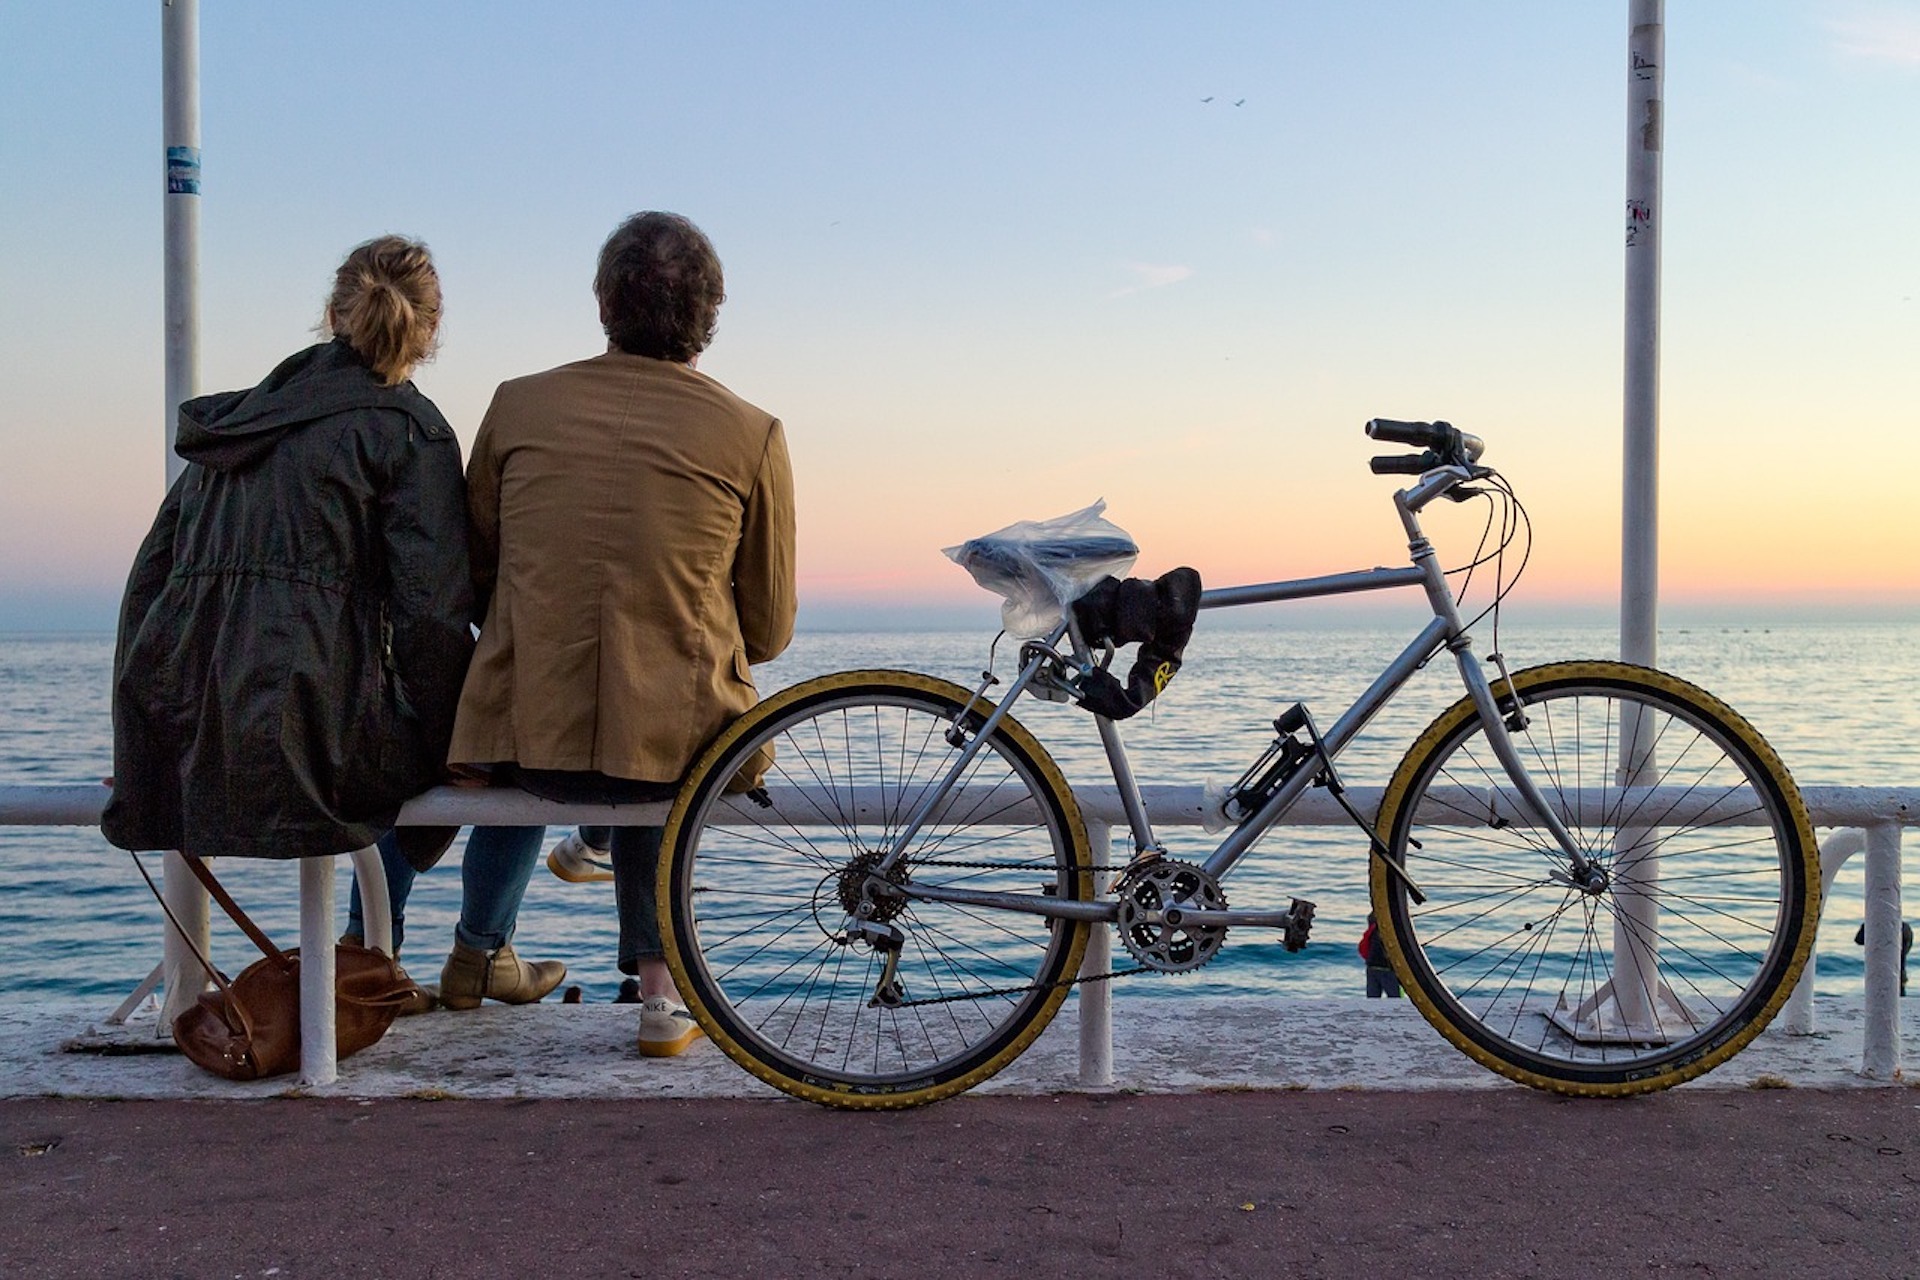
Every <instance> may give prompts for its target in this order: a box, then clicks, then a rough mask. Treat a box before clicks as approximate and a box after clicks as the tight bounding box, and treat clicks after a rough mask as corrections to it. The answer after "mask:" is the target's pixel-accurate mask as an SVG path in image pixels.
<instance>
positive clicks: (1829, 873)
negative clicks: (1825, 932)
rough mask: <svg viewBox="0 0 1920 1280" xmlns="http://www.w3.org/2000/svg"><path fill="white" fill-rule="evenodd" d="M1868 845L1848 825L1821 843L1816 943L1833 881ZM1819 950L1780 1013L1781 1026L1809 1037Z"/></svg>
mask: <svg viewBox="0 0 1920 1280" xmlns="http://www.w3.org/2000/svg"><path fill="white" fill-rule="evenodd" d="M1866 847H1867V835H1866V832H1864V831H1861V830H1860V829H1859V828H1857V827H1847V828H1846V829H1844V830H1841V831H1836V832H1834V833H1833V834H1832V835H1830V836H1828V837H1827V838H1826V841H1825V842H1824V843H1822V844H1821V846H1820V913H1821V919H1820V920H1813V921H1810V922H1809V923H1808V928H1810V929H1812V930H1813V936H1814V942H1815V943H1816V944H1817V943H1818V942H1819V940H1820V925H1821V923H1822V921H1823V920H1824V919H1825V916H1826V910H1827V904H1828V903H1829V902H1832V901H1833V882H1834V879H1835V877H1837V876H1838V875H1839V874H1840V868H1842V867H1844V866H1846V865H1847V859H1849V858H1851V857H1852V856H1853V855H1854V854H1856V853H1859V852H1861V851H1862V850H1863V849H1865V848H1866ZM1819 960H1820V951H1819V948H1818V946H1815V947H1814V949H1812V950H1810V951H1808V952H1807V967H1806V968H1804V969H1802V970H1801V971H1800V981H1798V982H1797V983H1795V984H1794V987H1793V994H1792V995H1791V996H1788V997H1787V1006H1786V1008H1785V1009H1784V1010H1782V1012H1781V1018H1780V1029H1781V1030H1782V1031H1785V1032H1786V1033H1787V1034H1788V1035H1790V1036H1810V1035H1812V1034H1813V1031H1814V1026H1813V988H1814V976H1815V971H1816V970H1817V969H1818V968H1819Z"/></svg>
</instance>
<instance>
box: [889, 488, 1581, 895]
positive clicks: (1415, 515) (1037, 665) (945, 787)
mask: <svg viewBox="0 0 1920 1280" xmlns="http://www.w3.org/2000/svg"><path fill="white" fill-rule="evenodd" d="M1472 479H1473V476H1472V473H1471V472H1469V471H1468V470H1467V469H1466V468H1465V467H1452V466H1450V467H1441V468H1438V469H1436V470H1433V471H1429V472H1427V473H1426V474H1425V475H1423V476H1421V477H1420V480H1419V482H1418V483H1416V484H1414V485H1412V486H1410V487H1408V488H1406V489H1403V490H1401V491H1400V492H1398V493H1396V494H1394V496H1393V502H1394V507H1395V508H1396V509H1397V510H1398V511H1399V513H1400V522H1401V524H1402V526H1403V527H1404V528H1405V529H1406V533H1407V549H1408V552H1409V554H1410V556H1411V559H1412V561H1413V563H1412V564H1411V565H1410V566H1408V567H1406V568H1401V569H1391V568H1374V569H1362V570H1358V571H1356V572H1352V573H1336V574H1328V575H1324V576H1321V577H1314V578H1290V579H1287V580H1284V581H1280V582H1266V583H1258V584H1254V585H1250V586H1239V587H1219V588H1216V589H1214V590H1211V591H1204V592H1202V593H1201V596H1200V607H1201V608H1202V609H1230V608H1235V607H1238V606H1240V605H1249V604H1266V603H1271V602H1275V601H1282V600H1313V599H1321V598H1324V597H1327V596H1336V595H1347V594H1351V593H1354V592H1362V591H1382V590H1387V589H1391V588H1396V587H1411V586H1419V587H1423V588H1424V589H1425V590H1426V594H1427V603H1428V605H1429V606H1430V607H1431V609H1432V610H1433V621H1431V622H1429V623H1428V624H1427V625H1426V627H1425V628H1423V629H1422V630H1421V632H1420V634H1419V635H1417V636H1415V637H1414V639H1413V640H1412V641H1411V642H1410V643H1408V645H1407V647H1406V648H1404V649H1402V650H1401V651H1400V654H1399V656H1398V657H1396V658H1394V659H1393V661H1392V662H1389V663H1388V664H1387V667H1386V669H1385V670H1384V671H1382V672H1381V673H1380V675H1379V676H1378V677H1377V678H1376V679H1375V680H1374V681H1373V683H1372V684H1370V685H1368V686H1367V688H1366V690H1365V691H1364V692H1362V693H1361V694H1360V696H1359V697H1358V698H1356V699H1355V700H1354V702H1353V705H1352V706H1350V707H1348V708H1347V710H1346V711H1345V712H1344V713H1343V714H1342V715H1341V716H1340V718H1339V719H1338V720H1336V721H1334V723H1333V726H1332V727H1331V728H1330V729H1328V730H1326V731H1325V733H1323V734H1322V735H1321V740H1322V742H1323V744H1324V745H1325V748H1326V753H1327V757H1328V759H1330V760H1331V759H1334V758H1337V757H1338V756H1339V755H1340V753H1341V752H1342V751H1343V750H1344V749H1345V748H1346V746H1347V744H1349V743H1350V742H1352V741H1353V740H1354V738H1356V737H1358V736H1359V734H1360V731H1361V730H1363V729H1365V728H1366V726H1367V725H1368V723H1369V722H1371V721H1372V719H1373V717H1374V716H1375V715H1376V714H1378V713H1379V711H1380V709H1381V708H1382V707H1384V706H1386V705H1387V703H1389V702H1391V701H1392V700H1393V697H1394V695H1395V694H1397V693H1398V692H1399V691H1400V689H1401V687H1402V686H1403V685H1405V684H1406V682H1407V681H1408V680H1410V679H1412V677H1413V675H1414V673H1415V672H1417V671H1419V670H1420V669H1421V668H1422V667H1424V666H1426V664H1427V663H1428V662H1430V661H1432V660H1433V657H1434V655H1435V654H1437V653H1439V652H1440V650H1441V649H1449V650H1451V651H1452V653H1453V655H1454V662H1455V665H1456V666H1457V668H1458V669H1459V673H1460V681H1461V683H1462V684H1463V685H1465V686H1466V690H1467V695H1468V696H1469V697H1470V698H1472V699H1473V703H1474V706H1475V708H1476V709H1477V710H1478V711H1479V714H1480V719H1481V722H1482V724H1483V725H1484V727H1485V729H1486V734H1487V740H1488V743H1489V744H1490V745H1491V746H1492V748H1493V752H1494V755H1495V756H1496V757H1497V758H1498V759H1499V761H1500V764H1501V766H1502V767H1503V768H1504V769H1505V770H1506V772H1507V775H1508V777H1510V778H1511V779H1512V780H1513V784H1514V786H1515V788H1516V789H1517V790H1518V792H1519V794H1520V797H1521V800H1522V802H1523V803H1525V804H1526V806H1527V807H1528V808H1529V809H1531V810H1532V811H1533V812H1532V816H1533V818H1534V819H1535V821H1537V822H1538V823H1540V825H1541V826H1542V827H1543V828H1544V829H1545V830H1546V831H1547V832H1548V833H1549V834H1550V835H1551V836H1552V838H1553V839H1554V841H1555V842H1556V843H1557V844H1558V845H1559V846H1560V849H1561V852H1562V853H1564V854H1565V855H1566V857H1567V860H1568V865H1569V868H1570V869H1571V871H1572V873H1573V874H1574V875H1576V876H1578V875H1580V874H1583V873H1584V872H1585V871H1586V870H1587V868H1588V866H1589V861H1588V859H1587V858H1586V857H1585V856H1584V855H1583V854H1582V853H1581V851H1580V849H1579V847H1578V845H1577V844H1576V843H1575V842H1574V840H1573V837H1572V836H1571V835H1570V834H1569V833H1568V831H1567V829H1566V826H1565V824H1563V823H1562V822H1561V821H1560V818H1559V815H1558V814H1556V813H1555V812H1554V811H1553V808H1552V806H1551V805H1550V804H1548V803H1547V799H1546V797H1545V796H1544V795H1542V794H1541V792H1540V789H1539V786H1538V785H1537V784H1536V783H1535V782H1534V781H1533V778H1532V777H1531V775H1529V774H1528V773H1527V770H1526V766H1525V765H1524V764H1523V763H1522V762H1521V760H1520V756H1519V753H1518V752H1517V751H1516V750H1515V749H1514V746H1513V740H1512V738H1511V737H1510V736H1509V735H1508V733H1507V727H1506V722H1505V720H1504V719H1502V717H1501V715H1500V711H1499V705H1498V700H1497V699H1496V698H1495V696H1494V693H1493V688H1492V686H1491V684H1490V683H1489V682H1488V680H1487V676H1486V672H1484V671H1483V670H1481V668H1480V664H1479V663H1478V662H1477V661H1475V659H1474V657H1473V638H1472V636H1471V635H1469V634H1468V632H1467V630H1466V627H1465V625H1464V624H1463V623H1462V622H1461V620H1460V611H1459V607H1458V604H1457V602H1456V601H1455V600H1454V597H1453V588H1452V587H1451V586H1450V585H1449V584H1448V582H1447V578H1446V572H1445V571H1444V570H1443V569H1442V568H1441V566H1440V560H1439V556H1438V555H1437V554H1436V553H1435V552H1434V549H1433V544H1432V543H1430V542H1428V541H1427V538H1426V535H1425V533H1423V532H1422V530H1421V528H1420V515H1419V513H1420V511H1421V509H1422V508H1424V507H1426V506H1427V505H1428V504H1429V503H1431V502H1434V501H1435V500H1437V499H1439V498H1441V497H1444V496H1445V495H1446V494H1448V493H1449V492H1451V491H1452V490H1453V489H1454V488H1456V487H1457V486H1459V485H1461V484H1465V483H1468V482H1470V481H1471V480H1472ZM1062 640H1066V641H1067V642H1068V643H1069V644H1070V646H1071V653H1072V655H1073V659H1074V661H1075V662H1076V663H1077V664H1079V665H1080V666H1081V667H1082V668H1083V669H1084V668H1086V667H1089V666H1090V665H1091V664H1092V662H1093V655H1092V653H1091V651H1090V650H1089V649H1088V647H1087V645H1086V643H1085V641H1084V640H1083V639H1082V638H1081V636H1080V634H1079V632H1078V630H1077V629H1076V628H1074V627H1073V626H1072V625H1071V623H1070V622H1062V623H1061V625H1060V626H1059V627H1057V628H1056V629H1055V630H1054V631H1053V633H1052V634H1051V635H1050V636H1048V637H1047V641H1046V643H1047V645H1048V647H1049V648H1052V647H1053V646H1055V645H1058V644H1059V643H1060V642H1061V641H1062ZM1047 661H1048V659H1047V658H1046V657H1045V656H1039V657H1035V658H1034V659H1033V660H1031V661H1029V662H1028V663H1027V664H1026V666H1025V667H1023V668H1022V670H1021V672H1020V674H1019V676H1018V677H1017V678H1015V680H1014V682H1013V684H1012V686H1011V687H1010V688H1009V689H1008V691H1007V694H1006V696H1005V697H1004V698H1002V699H1001V700H1000V704H999V706H997V707H996V708H994V710H993V712H992V713H991V714H990V715H988V716H987V718H986V721H985V723H984V724H983V725H982V726H981V728H980V731H979V732H978V733H976V734H975V735H974V736H973V738H972V739H971V740H970V741H969V742H967V743H966V745H965V746H964V747H963V748H962V750H961V753H960V757H959V759H957V760H956V761H955V762H954V765H953V767H952V768H951V769H949V770H948V771H947V775H946V777H945V778H943V779H942V780H941V783H940V785H939V786H938V787H936V788H935V789H934V792H933V794H932V795H930V796H928V797H927V798H926V800H925V801H924V802H923V803H922V804H921V805H920V807H919V809H918V810H917V811H916V812H915V814H914V815H913V818H912V820H911V821H909V822H908V823H907V825H906V827H905V828H904V829H903V830H902V831H901V832H900V834H899V836H898V837H897V838H896V839H895V840H894V842H893V845H892V847H891V848H890V849H889V850H888V853H887V856H886V858H885V859H884V860H883V862H882V864H881V866H880V867H878V868H876V871H877V872H878V873H880V874H884V873H885V871H886V870H887V869H888V868H890V867H891V866H892V865H893V864H894V862H896V861H897V860H898V859H899V858H900V857H902V856H903V855H904V853H905V851H906V848H907V846H908V844H909V843H911V841H912V839H913V837H914V835H915V834H916V832H917V831H918V830H919V828H920V826H921V825H922V824H923V823H924V822H925V821H926V819H927V816H928V815H929V814H931V813H933V812H934V811H935V809H936V808H937V806H938V805H939V804H940V802H941V801H942V800H944V799H945V797H946V796H947V794H948V793H949V792H950V791H951V790H952V789H953V787H954V786H955V785H956V784H957V783H958V781H959V779H960V778H961V777H962V776H963V775H964V774H965V772H966V770H967V767H968V765H969V764H970V763H971V762H972V760H973V758H974V756H976V755H977V754H979V752H980V751H981V750H982V749H983V747H984V746H985V743H986V740H987V738H988V737H989V736H990V735H991V734H992V733H993V730H994V729H995V728H996V727H997V726H998V725H999V723H1000V721H1001V720H1003V719H1004V718H1005V717H1006V715H1007V711H1008V709H1009V708H1010V707H1011V706H1012V705H1013V704H1014V702H1015V701H1017V700H1018V698H1019V697H1020V695H1021V694H1022V693H1024V692H1026V690H1027V689H1028V688H1029V687H1030V686H1031V685H1032V683H1033V681H1034V679H1035V678H1036V677H1037V676H1038V674H1039V672H1040V670H1041V669H1042V667H1043V666H1044V665H1045V664H1046V662H1047ZM1094 721H1095V723H1096V725H1097V726H1098V728H1099V732H1100V743H1101V746H1102V747H1103V748H1104V750H1105V752H1106V757H1107V764H1108V767H1109V769H1110V770H1111V772H1112V774H1113V780H1114V785H1115V787H1116V788H1117V789H1118V791H1119V793H1120V803H1121V807H1122V808H1123V809H1124V810H1125V812H1126V815H1127V825H1128V827H1129V829H1130V830H1131V832H1132V835H1133V844H1134V850H1135V853H1136V856H1137V855H1138V854H1141V853H1146V852H1149V851H1156V850H1158V849H1159V848H1160V844H1159V842H1158V841H1157V840H1156V839H1155V837H1154V834H1153V828H1152V825H1151V823H1149V821H1148V819H1147V812H1146V804H1145V802H1144V801H1143V800H1142V798H1141V795H1140V788H1139V785H1138V784H1137V783H1136V782H1135V781H1134V776H1133V767H1132V765H1131V763H1130V762H1129V761H1128V759H1127V752H1126V746H1125V744H1124V743H1123V742H1122V741H1121V739H1120V731H1119V728H1118V726H1116V725H1115V724H1114V723H1113V722H1112V721H1111V720H1108V719H1106V718H1105V717H1103V716H1095V717H1094ZM1319 772H1320V771H1319V770H1317V769H1315V768H1313V767H1312V766H1311V764H1308V765H1306V766H1304V767H1302V768H1300V769H1297V770H1295V771H1294V774H1293V776H1292V777H1291V778H1289V779H1288V780H1287V781H1286V782H1285V783H1284V784H1282V785H1281V786H1280V788H1279V789H1278V790H1276V791H1275V792H1274V793H1273V794H1272V795H1271V796H1269V797H1268V798H1267V799H1266V800H1265V801H1264V802H1263V803H1262V804H1261V806H1260V807H1259V808H1258V809H1257V810H1255V811H1254V812H1253V813H1252V814H1250V815H1248V817H1247V818H1246V819H1245V820H1243V821H1242V822H1241V823H1240V824H1239V825H1238V826H1237V827H1236V828H1235V829H1234V830H1233V831H1232V832H1231V833H1230V834H1229V835H1228V836H1227V838H1226V839H1225V840H1223V841H1222V842H1221V843H1220V846H1219V848H1217V849H1215V850H1214V852H1213V853H1212V854H1211V855H1210V856H1209V857H1208V858H1207V859H1206V861H1205V862H1203V863H1202V864H1201V866H1202V868H1203V869H1204V870H1205V871H1206V872H1207V874H1209V875H1211V876H1213V877H1214V878H1215V879H1219V878H1222V877H1224V876H1225V875H1226V874H1227V873H1228V872H1229V871H1230V870H1232V868H1233V867H1234V865H1235V864H1236V863H1238V862H1239V861H1240V859H1241V858H1243V857H1245V856H1246V854H1247V852H1248V851H1249V850H1250V849H1252V847H1253V846H1254V844H1255V843H1256V842H1258V841H1259V839H1260V837H1261V836H1263V835H1265V834H1266V833H1267V832H1268V831H1269V830H1271V829H1272V828H1273V826H1274V825H1275V824H1276V823H1278V822H1279V821H1280V820H1281V819H1282V818H1283V817H1285V816H1286V813H1287V810H1288V809H1289V808H1291V807H1292V806H1293V804H1294V802H1295V801H1296V800H1298V799H1299V798H1300V796H1301V795H1302V794H1304V793H1305V792H1306V790H1307V788H1308V787H1310V786H1312V785H1313V780H1314V778H1315V777H1316V776H1317V775H1318V774H1319ZM905 892H906V894H907V896H909V897H923V898H928V899H937V900H940V901H954V902H973V903H977V904H979V905H981V906H994V907H1001V908H1011V909H1015V910H1025V911H1031V912H1033V913H1034V914H1038V915H1049V916H1070V915H1071V916H1078V917H1089V916H1091V917H1093V918H1107V919H1110V918H1112V916H1113V912H1114V907H1113V904H1111V903H1108V904H1069V903H1062V902H1060V901H1058V900H1057V899H1052V898H1045V897H1040V896H1032V897H1029V896H1028V895H1024V894H991V895H989V894H984V893H979V892H975V891H969V890H964V889H952V888H947V889H938V890H935V889H932V888H923V887H919V886H907V887H905ZM1016 898H1017V899H1021V900H1022V901H1021V902H1020V903H1017V904H1016V903H1014V902H1011V901H1007V900H1008V899H1016ZM1089 907H1095V908H1096V910H1095V911H1093V912H1090V911H1089V910H1088V908H1089Z"/></svg>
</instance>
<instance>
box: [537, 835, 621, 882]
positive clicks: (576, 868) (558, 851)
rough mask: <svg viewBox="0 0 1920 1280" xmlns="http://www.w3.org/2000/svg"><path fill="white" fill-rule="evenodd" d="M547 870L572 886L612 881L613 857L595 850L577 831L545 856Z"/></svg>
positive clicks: (604, 851) (603, 850)
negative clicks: (598, 881)
mask: <svg viewBox="0 0 1920 1280" xmlns="http://www.w3.org/2000/svg"><path fill="white" fill-rule="evenodd" d="M547 870H549V871H551V872H553V874H555V875H557V876H559V877H560V878H561V879H562V880H565V881H568V882H570V883H572V884H592V883H593V882H595V881H597V880H611V879H613V855H612V854H611V853H609V852H608V851H607V850H605V849H596V848H594V847H593V846H592V845H590V844H588V843H587V842H586V841H585V840H582V839H581V838H580V833H579V832H578V831H575V832H572V833H571V834H569V835H568V836H567V837H566V839H564V840H562V841H561V842H560V843H559V844H556V845H555V846H553V851H552V852H551V853H549V854H547Z"/></svg>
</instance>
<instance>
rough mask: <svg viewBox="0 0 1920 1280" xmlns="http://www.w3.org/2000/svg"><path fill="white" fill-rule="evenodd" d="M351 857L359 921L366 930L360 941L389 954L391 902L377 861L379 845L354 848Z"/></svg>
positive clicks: (383, 872)
mask: <svg viewBox="0 0 1920 1280" xmlns="http://www.w3.org/2000/svg"><path fill="white" fill-rule="evenodd" d="M351 856H352V858H353V878H354V881H355V883H357V884H358V885H359V886H360V923H361V924H362V926H363V927H365V929H366V931H367V934H366V937H364V938H362V939H361V942H362V943H364V944H365V945H367V946H369V947H372V948H373V949H374V950H375V951H384V952H386V953H387V954H388V955H392V954H393V953H394V946H393V903H392V902H391V901H389V900H388V898H387V869H386V867H385V866H383V865H382V864H381V861H380V846H379V845H375V844H370V845H368V846H367V847H366V848H364V849H355V850H354V851H353V853H352V855H351Z"/></svg>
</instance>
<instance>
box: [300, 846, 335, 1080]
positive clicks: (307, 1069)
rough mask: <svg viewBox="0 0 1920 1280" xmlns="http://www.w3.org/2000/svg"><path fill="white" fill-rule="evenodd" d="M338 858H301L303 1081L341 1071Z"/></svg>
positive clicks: (301, 1030)
mask: <svg viewBox="0 0 1920 1280" xmlns="http://www.w3.org/2000/svg"><path fill="white" fill-rule="evenodd" d="M333 945H334V943H333V859H332V858H302V859H300V1083H301V1084H308V1085H313V1084H332V1083H333V1082H334V1081H335V1080H336V1079H338V1078H339V1075H340V1063H339V1057H338V1054H337V1052H336V1049H337V1045H336V1043H335V1032H334V1008H333V967H334V966H333Z"/></svg>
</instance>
